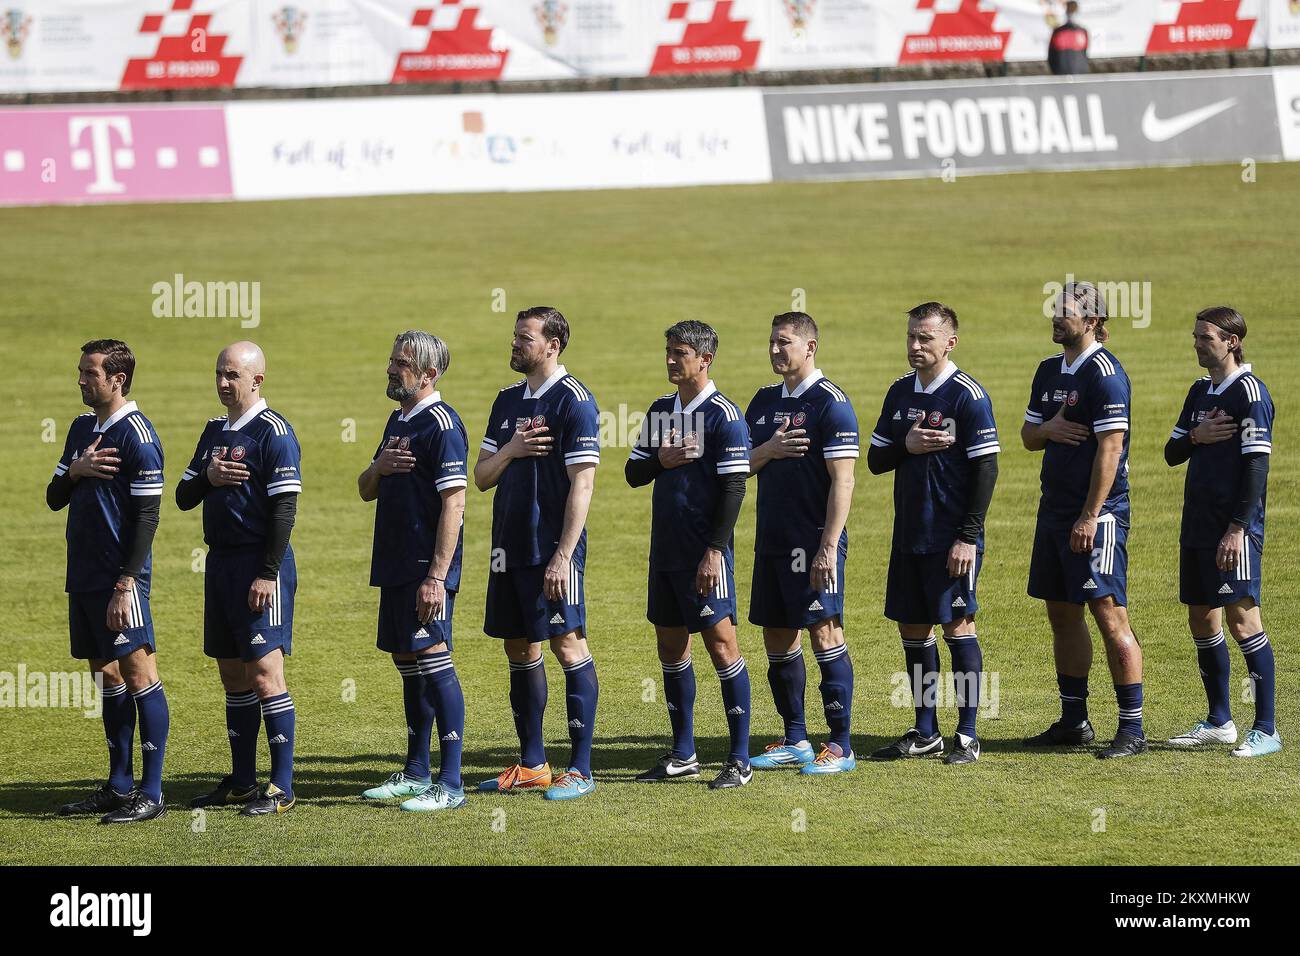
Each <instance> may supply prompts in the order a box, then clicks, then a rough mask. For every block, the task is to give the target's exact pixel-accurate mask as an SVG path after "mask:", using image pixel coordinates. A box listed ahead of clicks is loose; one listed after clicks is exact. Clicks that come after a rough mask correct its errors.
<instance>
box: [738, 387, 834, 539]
mask: <svg viewBox="0 0 1300 956" xmlns="http://www.w3.org/2000/svg"><path fill="white" fill-rule="evenodd" d="M787 421H788V422H789V425H788V427H789V429H790V430H791V431H793V430H794V429H796V428H802V429H804V430H806V431H807V432H808V434H807V435H806V436H805V437H807V438H808V440H809V442H810V444H809V445H808V452H807V454H805V455H804V456H803V457H800V458H774V459H773V460H772V461H769V462H768V463H767V464H766V465H764V466H763V469H762V470H761V471H760V472H759V473H758V525H757V530H756V531H755V535H754V551H755V552H756V553H758V554H773V555H777V554H779V555H789V554H791V553H792V552H793V551H794V550H795V549H796V548H798V549H801V550H802V551H803V553H804V554H805V555H812V554H813V553H814V552H815V551H816V550H817V546H818V545H819V544H821V538H822V531H823V530H824V529H825V527H826V499H827V497H828V495H829V494H830V490H831V473H830V469H829V468H828V467H827V466H826V462H827V461H828V460H830V459H834V458H857V457H858V417H857V415H855V414H854V413H853V405H852V404H851V403H850V402H849V399H848V396H847V395H845V394H844V392H843V391H841V390H840V389H839V388H837V387H836V386H835V384H834V383H833V382H831V380H830V379H828V378H826V377H824V376H823V375H822V373H821V370H820V369H818V370H817V371H815V372H813V374H812V375H810V376H808V378H806V379H805V380H804V381H802V382H800V383H799V385H798V386H797V387H796V388H795V390H794V391H793V392H791V391H789V390H788V389H787V388H786V386H785V385H784V384H783V383H780V382H778V383H776V384H775V385H768V386H766V387H765V388H760V389H759V390H758V392H757V393H756V394H755V395H754V398H753V400H752V401H751V402H750V403H749V408H748V410H746V412H745V424H746V425H748V426H749V441H750V445H751V446H752V447H755V448H757V447H758V446H759V445H761V444H763V443H764V442H766V441H768V440H769V439H770V438H771V437H772V435H773V434H774V433H775V432H776V431H777V429H778V428H780V427H781V424H782V423H783V422H787ZM839 544H840V547H841V548H847V547H848V544H849V534H848V531H847V530H845V531H842V532H841V533H840V542H839Z"/></svg>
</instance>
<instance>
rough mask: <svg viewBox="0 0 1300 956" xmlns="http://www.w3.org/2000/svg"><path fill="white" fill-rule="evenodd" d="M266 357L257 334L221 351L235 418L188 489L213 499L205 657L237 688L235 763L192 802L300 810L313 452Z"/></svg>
mask: <svg viewBox="0 0 1300 956" xmlns="http://www.w3.org/2000/svg"><path fill="white" fill-rule="evenodd" d="M265 380H266V357H265V356H264V355H263V354H262V350H261V349H260V348H258V347H257V346H256V345H255V344H254V343H252V342H236V343H235V344H234V345H230V346H227V347H226V348H225V349H223V350H222V352H221V354H220V355H218V356H217V398H218V399H219V400H220V401H221V404H222V405H224V406H225V407H226V414H225V415H224V416H222V417H220V418H214V419H211V420H210V421H209V422H208V424H207V425H206V426H205V427H204V429H203V433H202V434H201V435H200V436H199V443H198V447H196V448H195V449H194V457H193V458H191V459H190V464H189V467H188V468H186V469H185V473H184V474H183V475H182V476H181V482H180V484H179V485H177V486H176V504H177V506H178V507H179V508H180V509H181V510H182V511H190V510H192V509H193V508H196V507H198V506H199V505H200V504H202V505H203V540H204V542H206V543H207V545H208V558H207V567H206V572H207V573H206V574H205V575H204V582H203V599H204V600H203V653H204V654H206V655H207V656H208V657H212V658H216V661H217V669H218V671H219V672H220V674H221V683H222V684H223V685H224V687H225V690H226V732H227V735H228V736H229V738H230V762H231V771H230V773H229V774H228V775H227V776H225V777H223V778H222V779H221V781H220V782H219V783H218V784H217V786H216V787H215V788H214V789H213V790H212V792H210V793H207V794H204V795H203V796H199V797H196V798H194V799H193V800H191V801H190V806H192V807H210V806H223V805H226V804H233V803H242V804H244V805H245V806H244V809H243V810H242V811H241V813H242V814H243V815H244V816H262V815H267V814H269V815H275V814H280V813H286V812H288V811H289V810H291V809H293V806H294V793H293V741H294V727H295V723H296V721H295V717H294V707H293V698H291V697H290V696H289V690H288V688H287V687H286V685H285V680H284V659H285V657H287V656H288V655H289V654H290V653H292V638H293V598H294V592H295V591H296V590H297V586H298V571H297V567H296V565H295V563H294V556H293V549H292V548H291V547H289V535H290V533H291V532H292V531H293V525H294V520H295V517H296V515H297V511H298V495H299V494H300V493H301V492H302V449H301V447H300V446H299V444H298V436H297V435H295V434H294V431H293V428H292V427H291V426H290V425H289V422H288V420H287V419H286V418H284V416H282V415H280V414H279V413H278V412H275V411H273V410H272V409H270V408H268V407H267V405H266V399H264V398H262V383H263V382H264V381H265ZM263 722H265V724H266V741H267V744H268V745H269V746H270V750H271V780H270V783H268V784H267V785H266V787H264V788H262V790H261V792H260V793H259V792H258V788H257V737H258V731H259V729H260V727H261V724H262V723H263Z"/></svg>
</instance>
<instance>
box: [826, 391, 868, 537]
mask: <svg viewBox="0 0 1300 956" xmlns="http://www.w3.org/2000/svg"><path fill="white" fill-rule="evenodd" d="M882 417H883V416H882ZM820 427H821V445H822V457H823V458H824V459H825V461H826V471H827V472H828V473H829V474H830V477H831V487H830V491H828V492H827V494H826V527H825V528H824V529H823V531H822V540H821V548H822V550H825V549H826V548H828V547H829V548H831V549H837V548H839V543H840V535H841V534H842V533H843V531H844V526H845V525H846V524H847V523H848V520H849V506H850V505H851V504H852V503H853V487H854V479H853V467H854V465H855V464H856V463H857V459H858V416H857V415H856V414H855V413H854V411H853V406H852V405H850V404H849V403H848V402H831V403H830V405H828V406H827V407H826V414H825V415H824V416H823V417H822V420H821V425H820Z"/></svg>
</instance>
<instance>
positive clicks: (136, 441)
mask: <svg viewBox="0 0 1300 956" xmlns="http://www.w3.org/2000/svg"><path fill="white" fill-rule="evenodd" d="M101 435H102V436H103V437H102V438H100V442H99V450H103V449H105V448H116V449H117V456H116V457H118V458H120V459H122V462H121V464H120V465H118V466H117V467H118V471H117V474H116V475H114V476H113V477H112V478H82V479H81V480H80V481H78V482H77V483H76V484H74V485H73V486H72V500H71V501H70V502H69V503H68V530H67V538H68V575H67V581H66V584H65V585H64V588H65V590H66V591H67V592H68V593H69V594H75V593H78V592H84V591H102V590H104V589H106V588H111V587H112V586H113V585H114V584H115V583H116V582H117V579H118V578H119V577H121V574H122V564H123V562H124V561H125V560H126V557H127V555H128V554H129V553H130V551H131V543H132V541H131V538H130V529H129V528H128V524H129V522H130V521H131V519H133V518H134V517H135V513H136V507H137V505H138V503H139V501H140V499H141V498H143V497H149V496H156V495H161V494H162V492H163V450H162V442H160V441H159V440H158V433H157V432H155V431H154V430H153V425H151V424H150V423H149V419H147V418H145V417H144V416H143V415H141V414H140V411H139V409H137V408H136V405H135V402H127V403H126V404H125V405H123V406H122V407H121V408H120V409H118V410H117V411H116V412H114V413H113V415H112V416H111V417H110V418H109V419H108V421H106V422H105V423H104V425H103V427H102V428H101V427H100V426H99V424H98V420H97V419H96V418H95V416H94V415H93V414H86V415H78V416H77V417H76V418H74V419H73V420H72V425H71V426H70V427H69V428H68V437H67V439H66V440H65V441H64V443H63V457H61V458H60V459H59V463H58V464H57V465H55V467H54V474H55V475H56V476H57V475H65V474H67V473H68V468H69V467H70V466H71V465H72V463H73V461H75V460H76V459H77V458H79V457H81V455H82V454H83V453H84V452H85V451H86V449H87V448H89V447H90V446H91V445H92V444H94V441H95V439H96V438H97V437H99V436H101ZM152 565H153V552H152V551H150V553H149V556H148V557H146V558H145V561H144V566H143V568H142V569H141V571H140V576H139V578H137V579H136V580H137V581H138V582H139V583H140V584H141V585H142V586H143V587H144V589H145V590H146V591H147V590H148V589H149V576H150V571H151V569H152Z"/></svg>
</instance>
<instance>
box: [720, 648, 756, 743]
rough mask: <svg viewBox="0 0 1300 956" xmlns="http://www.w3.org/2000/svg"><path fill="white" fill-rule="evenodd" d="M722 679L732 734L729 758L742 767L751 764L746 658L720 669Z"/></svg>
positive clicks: (723, 700)
mask: <svg viewBox="0 0 1300 956" xmlns="http://www.w3.org/2000/svg"><path fill="white" fill-rule="evenodd" d="M718 680H720V681H722V706H723V708H724V709H725V710H726V712H727V730H728V731H729V732H730V734H731V753H730V754H728V759H730V760H734V761H736V762H738V763H739V764H740V765H741V766H742V767H748V766H749V669H748V668H746V667H745V659H744V658H743V657H739V658H737V659H736V660H735V661H733V662H732V663H730V664H728V665H727V666H726V667H724V668H722V669H721V670H719V671H718Z"/></svg>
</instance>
